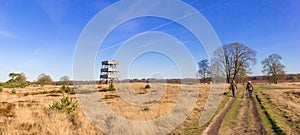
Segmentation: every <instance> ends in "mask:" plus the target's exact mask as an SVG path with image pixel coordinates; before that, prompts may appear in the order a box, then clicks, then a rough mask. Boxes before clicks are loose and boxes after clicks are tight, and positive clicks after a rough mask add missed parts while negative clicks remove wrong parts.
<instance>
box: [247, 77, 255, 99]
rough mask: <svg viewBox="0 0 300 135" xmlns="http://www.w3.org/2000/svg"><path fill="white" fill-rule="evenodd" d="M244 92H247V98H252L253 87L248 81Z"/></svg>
mask: <svg viewBox="0 0 300 135" xmlns="http://www.w3.org/2000/svg"><path fill="white" fill-rule="evenodd" d="M246 90H247V91H248V93H249V97H250V98H251V97H252V92H253V90H254V87H253V85H252V84H251V81H248V83H247V86H246Z"/></svg>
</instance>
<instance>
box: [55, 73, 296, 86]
mask: <svg viewBox="0 0 300 135" xmlns="http://www.w3.org/2000/svg"><path fill="white" fill-rule="evenodd" d="M295 77H296V78H297V79H296V80H295ZM299 80H300V74H287V75H286V76H285V79H282V80H279V82H298V81H299ZM247 81H252V82H254V83H268V80H267V77H266V76H249V77H247V79H245V80H244V82H242V81H241V82H239V83H246V82H247ZM116 82H118V83H138V82H140V83H177V84H181V83H182V84H195V83H199V82H200V83H210V82H211V78H207V79H206V80H205V81H204V80H203V79H193V78H184V79H155V78H149V79H124V80H118V81H116ZM64 83H65V82H64V81H56V82H53V85H64ZM105 83H107V82H106V81H100V80H86V81H70V82H69V85H74V84H105Z"/></svg>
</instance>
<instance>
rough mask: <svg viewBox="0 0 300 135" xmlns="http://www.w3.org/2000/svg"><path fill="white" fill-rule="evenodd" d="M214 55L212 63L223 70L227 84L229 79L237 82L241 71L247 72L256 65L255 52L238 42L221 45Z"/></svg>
mask: <svg viewBox="0 0 300 135" xmlns="http://www.w3.org/2000/svg"><path fill="white" fill-rule="evenodd" d="M214 55H215V57H214V61H215V62H217V63H219V64H221V65H222V68H224V71H225V74H226V81H227V83H229V82H230V80H231V79H233V80H237V75H238V74H239V73H240V71H241V70H245V71H247V70H249V69H250V66H251V65H254V64H256V51H254V50H252V49H251V48H248V47H247V46H245V45H244V44H242V43H238V42H234V43H231V44H225V45H223V46H222V47H220V48H219V49H217V50H216V51H215V54H214ZM245 73H247V72H245Z"/></svg>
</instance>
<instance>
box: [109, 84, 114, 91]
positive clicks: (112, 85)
mask: <svg viewBox="0 0 300 135" xmlns="http://www.w3.org/2000/svg"><path fill="white" fill-rule="evenodd" d="M108 90H110V91H115V90H116V88H115V85H114V83H109V86H108Z"/></svg>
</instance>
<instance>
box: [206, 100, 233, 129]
mask: <svg viewBox="0 0 300 135" xmlns="http://www.w3.org/2000/svg"><path fill="white" fill-rule="evenodd" d="M235 99H236V98H232V99H230V101H229V102H228V103H227V105H226V107H225V109H224V110H223V111H222V112H221V113H220V114H219V115H217V117H216V119H215V120H213V122H212V124H211V125H210V126H209V127H208V128H207V131H206V132H205V133H204V134H207V135H216V134H218V132H219V129H220V127H221V124H222V121H223V119H224V117H225V116H226V114H227V112H228V111H229V110H230V108H231V106H232V105H233V102H234V101H235Z"/></svg>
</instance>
